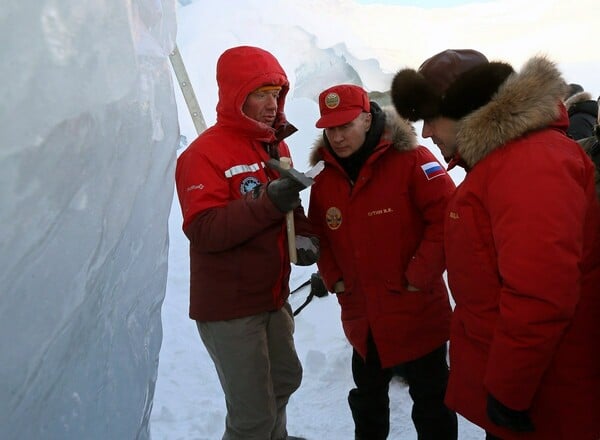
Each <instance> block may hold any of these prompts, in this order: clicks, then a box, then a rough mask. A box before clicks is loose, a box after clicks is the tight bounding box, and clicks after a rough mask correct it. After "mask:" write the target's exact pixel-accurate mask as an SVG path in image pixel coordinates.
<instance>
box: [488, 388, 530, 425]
mask: <svg viewBox="0 0 600 440" xmlns="http://www.w3.org/2000/svg"><path fill="white" fill-rule="evenodd" d="M487 416H488V417H489V419H490V420H491V421H492V422H493V423H494V424H495V425H498V426H502V427H504V428H508V429H510V430H511V431H515V432H533V431H535V427H534V426H533V423H532V422H531V419H530V418H529V413H528V412H527V411H516V410H514V409H510V408H508V407H506V406H504V405H503V404H502V403H501V402H499V401H498V400H496V398H495V397H494V396H492V395H491V394H488V398H487Z"/></svg>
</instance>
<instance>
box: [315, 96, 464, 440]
mask: <svg viewBox="0 0 600 440" xmlns="http://www.w3.org/2000/svg"><path fill="white" fill-rule="evenodd" d="M319 109H320V114H321V117H320V119H319V120H318V121H317V123H316V126H317V127H318V128H322V129H324V130H323V137H322V139H320V140H318V141H317V143H316V145H315V146H314V149H313V151H312V152H311V163H312V164H316V163H317V162H318V161H320V160H323V161H324V162H325V168H324V170H323V171H322V172H321V173H320V174H319V175H318V176H317V177H316V178H315V183H314V185H313V186H312V187H311V194H310V203H309V210H308V212H309V214H308V216H309V219H310V221H311V224H312V225H313V227H314V230H315V232H317V233H318V235H319V238H320V243H321V257H320V259H319V261H318V263H317V264H318V267H319V271H320V275H321V276H322V278H323V280H324V282H325V285H326V286H327V288H328V290H329V291H331V292H335V293H336V294H337V299H338V301H339V304H340V306H341V315H342V316H341V318H342V325H343V329H344V332H345V334H346V337H347V338H348V340H349V341H350V344H351V345H352V347H353V354H352V376H353V378H354V382H355V384H356V387H355V388H354V389H352V390H351V391H350V393H349V395H348V403H349V405H350V410H351V412H352V418H353V419H354V425H355V439H357V440H380V439H385V438H387V436H388V434H389V430H390V420H389V416H390V404H389V397H388V389H389V383H390V380H391V378H392V375H393V374H394V370H393V368H394V367H396V366H398V365H400V364H401V365H402V366H403V369H402V373H403V377H404V379H405V380H406V382H407V383H408V386H409V393H410V396H411V397H412V399H413V409H412V419H413V422H414V425H415V428H416V431H417V433H418V437H419V439H421V440H446V439H453V440H454V439H456V437H457V419H456V414H455V413H454V412H453V411H450V410H448V408H446V406H445V405H444V402H443V400H444V393H445V391H446V383H447V379H448V364H447V362H446V343H447V341H448V336H449V326H450V315H451V307H450V302H449V297H448V292H447V290H446V285H445V284H444V281H443V279H442V273H443V272H444V269H445V263H444V252H443V232H442V227H443V218H444V212H445V207H446V203H447V201H448V199H449V197H450V195H451V194H452V192H453V191H454V188H455V186H454V183H453V182H452V179H451V178H450V177H449V176H448V174H446V171H445V170H444V168H443V167H442V166H441V165H440V164H439V163H438V161H437V160H436V159H435V157H434V156H433V154H431V152H430V151H429V150H428V149H427V148H425V147H423V146H419V145H418V144H417V140H416V134H415V132H414V129H413V128H412V127H411V126H410V124H409V123H408V122H407V121H405V120H403V119H400V118H399V117H398V115H397V114H396V113H395V112H394V110H393V109H391V108H390V109H388V110H387V111H383V110H382V109H381V108H380V107H379V106H378V105H377V104H376V103H375V102H370V101H369V97H368V95H367V93H366V92H365V91H364V90H363V89H362V88H361V87H358V86H355V85H351V84H341V85H336V86H333V87H331V88H329V89H327V90H324V91H323V92H322V93H321V94H320V95H319Z"/></svg>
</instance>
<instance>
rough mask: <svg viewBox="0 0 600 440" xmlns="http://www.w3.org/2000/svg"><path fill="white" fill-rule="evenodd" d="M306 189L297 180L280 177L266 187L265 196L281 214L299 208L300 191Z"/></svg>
mask: <svg viewBox="0 0 600 440" xmlns="http://www.w3.org/2000/svg"><path fill="white" fill-rule="evenodd" d="M304 188H306V187H305V186H304V185H302V184H301V183H300V182H298V181H297V180H294V179H291V178H289V177H280V178H279V179H275V180H273V181H271V182H269V184H268V185H267V196H268V197H269V199H270V200H271V202H273V204H274V205H275V206H276V207H277V209H279V210H280V211H281V212H289V211H291V210H293V209H294V208H297V207H298V206H300V191H301V190H303V189H304Z"/></svg>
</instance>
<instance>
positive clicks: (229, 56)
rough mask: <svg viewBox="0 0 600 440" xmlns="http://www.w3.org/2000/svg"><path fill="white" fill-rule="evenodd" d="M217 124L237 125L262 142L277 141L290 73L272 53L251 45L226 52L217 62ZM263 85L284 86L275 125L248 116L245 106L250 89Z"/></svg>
mask: <svg viewBox="0 0 600 440" xmlns="http://www.w3.org/2000/svg"><path fill="white" fill-rule="evenodd" d="M217 83H218V85H219V102H218V103H217V125H223V126H229V127H234V128H235V129H236V130H237V131H238V132H239V133H240V134H242V135H245V136H248V137H249V138H251V139H254V140H259V141H263V142H273V141H275V128H278V127H280V126H281V125H283V124H285V123H286V122H287V121H286V118H285V114H284V104H285V97H286V95H287V93H288V91H289V82H288V79H287V76H286V74H285V72H284V70H283V68H282V67H281V65H280V64H279V62H278V61H277V60H276V59H275V57H274V56H273V55H272V54H270V53H269V52H267V51H265V50H263V49H260V48H257V47H251V46H240V47H234V48H231V49H228V50H227V51H225V52H224V53H223V54H222V55H221V57H220V58H219V61H218V62H217ZM264 85H278V86H281V87H282V89H281V92H280V94H279V105H278V110H277V117H276V120H275V124H274V125H275V128H272V127H269V126H267V125H266V124H263V123H260V122H257V121H255V120H253V119H250V118H248V117H247V116H246V115H245V114H244V113H243V112H242V106H243V105H244V102H245V100H246V97H247V96H248V94H249V93H250V92H252V91H253V90H256V89H257V88H258V87H260V86H264Z"/></svg>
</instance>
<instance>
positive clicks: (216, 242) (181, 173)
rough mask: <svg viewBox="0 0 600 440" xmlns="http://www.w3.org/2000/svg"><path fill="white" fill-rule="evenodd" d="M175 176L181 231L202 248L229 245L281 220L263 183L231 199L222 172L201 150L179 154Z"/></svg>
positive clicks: (219, 248)
mask: <svg viewBox="0 0 600 440" xmlns="http://www.w3.org/2000/svg"><path fill="white" fill-rule="evenodd" d="M175 179H176V184H177V194H178V197H179V202H180V204H181V209H182V212H183V231H184V232H185V234H186V236H187V237H188V238H189V240H190V242H191V243H192V244H193V245H194V246H196V247H198V249H201V250H202V251H203V252H221V251H224V250H227V249H231V248H233V247H236V246H238V245H240V244H242V243H244V242H245V241H247V240H248V239H250V238H252V237H254V236H256V235H258V234H260V233H261V232H262V231H264V230H265V229H267V228H269V227H272V225H274V224H276V223H282V221H283V218H284V214H282V213H281V212H279V210H278V209H277V208H276V207H275V205H273V203H272V202H271V201H270V200H269V198H268V197H267V195H266V191H264V185H262V186H260V187H258V188H255V190H254V191H250V192H248V193H246V194H245V196H244V197H242V198H240V199H233V200H232V199H231V196H230V188H229V182H228V181H227V178H226V177H225V175H224V173H223V172H221V171H220V170H218V169H217V168H216V167H215V166H214V165H213V164H212V163H211V161H210V160H209V159H208V158H206V157H204V156H203V155H202V154H198V153H196V154H190V155H186V154H185V153H184V154H182V156H180V158H179V159H178V161H177V168H176V174H175ZM282 224H283V223H282Z"/></svg>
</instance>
